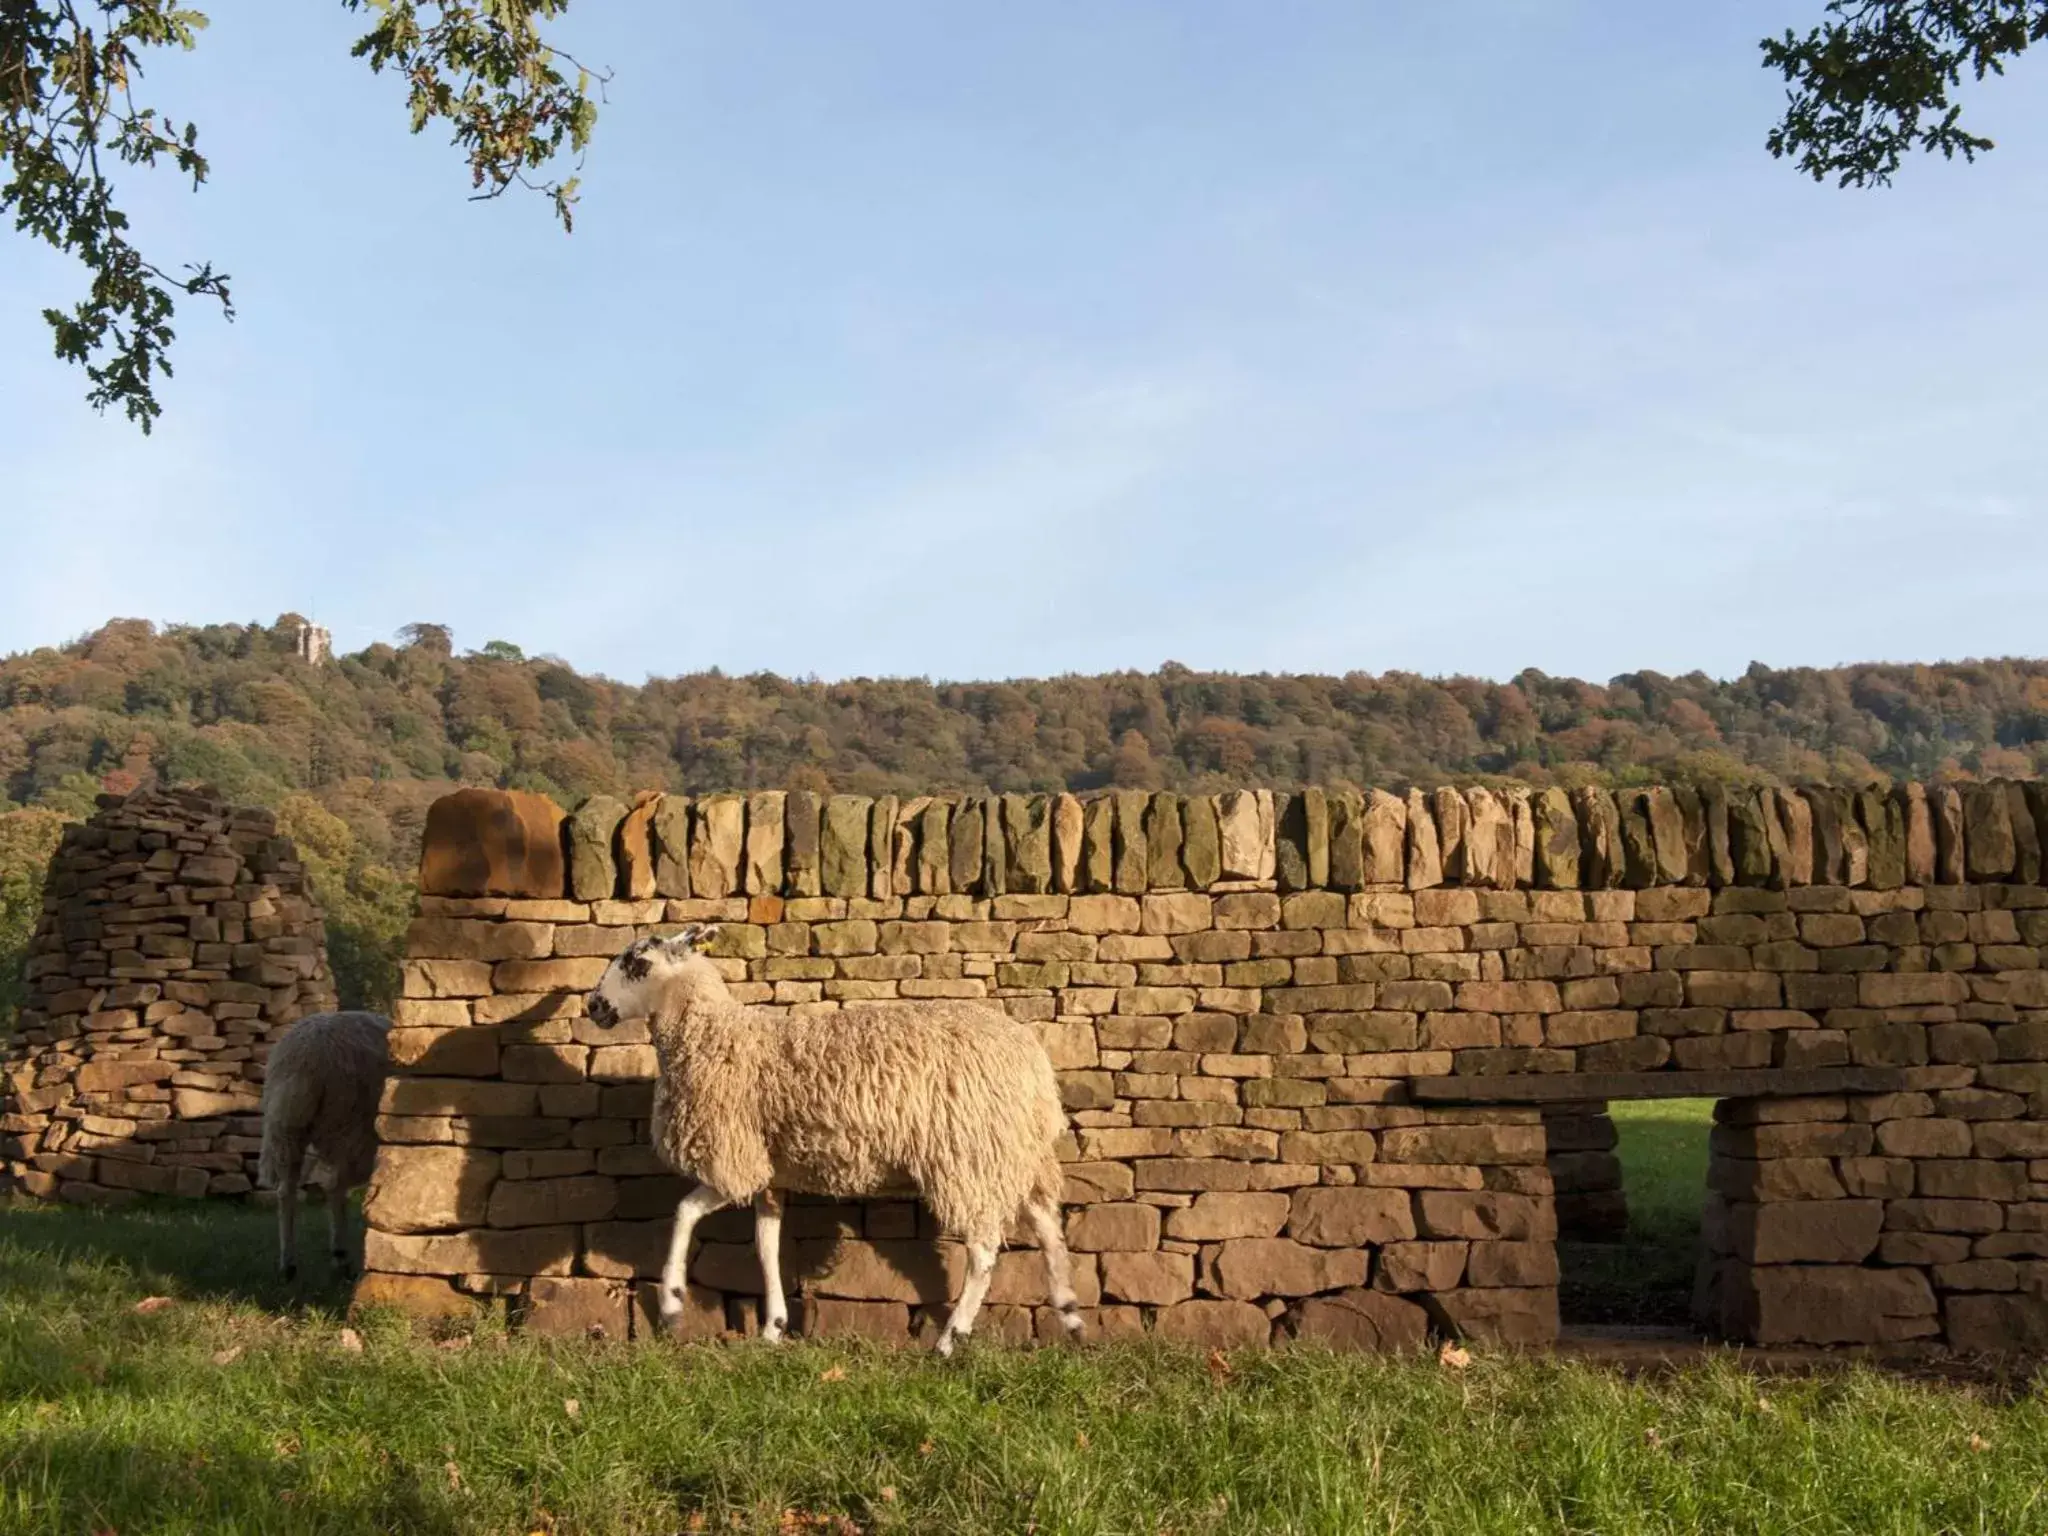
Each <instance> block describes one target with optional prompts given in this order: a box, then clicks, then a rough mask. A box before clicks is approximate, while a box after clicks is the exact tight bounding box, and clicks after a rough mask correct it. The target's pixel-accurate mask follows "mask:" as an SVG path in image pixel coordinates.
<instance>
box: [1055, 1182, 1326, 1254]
mask: <svg viewBox="0 0 2048 1536" xmlns="http://www.w3.org/2000/svg"><path fill="white" fill-rule="evenodd" d="M1068 1176H1069V1178H1070V1179H1071V1177H1072V1173H1071V1167H1070V1169H1069V1175H1068ZM1289 1210H1290V1202H1289V1199H1288V1197H1287V1196H1286V1195H1285V1194H1283V1193H1281V1192H1279V1191H1277V1190H1273V1191H1249V1192H1237V1191H1224V1190H1212V1191H1209V1192H1206V1193H1203V1194H1199V1195H1197V1196H1195V1201H1194V1204H1192V1205H1189V1206H1183V1207H1182V1208H1180V1209H1178V1210H1172V1211H1168V1212H1167V1213H1166V1235H1167V1236H1168V1237H1171V1238H1176V1239H1179V1240H1181V1241H1185V1242H1221V1241H1224V1240H1225V1239H1229V1238H1243V1237H1274V1236H1277V1235H1278V1234H1279V1232H1280V1229H1281V1227H1282V1226H1284V1225H1285V1224H1286V1222H1287V1218H1288V1213H1289Z"/></svg>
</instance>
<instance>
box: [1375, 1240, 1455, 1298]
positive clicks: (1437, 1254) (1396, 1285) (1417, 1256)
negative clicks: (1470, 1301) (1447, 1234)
mask: <svg viewBox="0 0 2048 1536" xmlns="http://www.w3.org/2000/svg"><path fill="white" fill-rule="evenodd" d="M1471 1246H1472V1245H1471V1244H1470V1243H1469V1242H1414V1243H1389V1244H1388V1245H1387V1246H1386V1247H1384V1248H1382V1249H1380V1251H1379V1259H1378V1262H1377V1263H1376V1265H1375V1267H1374V1271H1373V1285H1374V1286H1375V1287H1377V1288H1378V1289H1380V1290H1383V1291H1401V1292H1411V1291H1448V1290H1451V1289H1452V1288H1454V1287H1455V1286H1457V1285H1458V1284H1459V1283H1460V1281H1461V1280H1462V1279H1463V1277H1464V1274H1465V1257H1466V1254H1467V1252H1468V1251H1469V1250H1470V1248H1471Z"/></svg>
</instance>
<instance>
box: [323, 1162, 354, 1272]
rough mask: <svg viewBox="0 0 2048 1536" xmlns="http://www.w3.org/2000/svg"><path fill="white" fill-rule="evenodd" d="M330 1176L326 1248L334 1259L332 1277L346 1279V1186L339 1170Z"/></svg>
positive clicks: (347, 1263)
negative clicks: (331, 1181) (331, 1180)
mask: <svg viewBox="0 0 2048 1536" xmlns="http://www.w3.org/2000/svg"><path fill="white" fill-rule="evenodd" d="M330 1177H331V1178H332V1179H333V1181H334V1182H333V1183H331V1184H329V1185H328V1186H327V1248H328V1252H329V1254H330V1255H331V1256H332V1257H333V1259H334V1278H335V1279H337V1280H346V1279H347V1278H348V1277H349V1268H350V1266H349V1262H348V1188H347V1186H346V1185H344V1184H343V1182H342V1178H341V1173H340V1171H339V1170H336V1171H334V1172H333V1173H332V1174H331V1175H330Z"/></svg>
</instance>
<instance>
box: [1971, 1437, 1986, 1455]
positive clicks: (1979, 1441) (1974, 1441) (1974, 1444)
mask: <svg viewBox="0 0 2048 1536" xmlns="http://www.w3.org/2000/svg"><path fill="white" fill-rule="evenodd" d="M1970 1449H1971V1450H1973V1451H1988V1450H1990V1449H1991V1442H1990V1441H1989V1440H1986V1439H1985V1438H1984V1437H1983V1436H1982V1435H1978V1434H1973V1435H1971V1436H1970Z"/></svg>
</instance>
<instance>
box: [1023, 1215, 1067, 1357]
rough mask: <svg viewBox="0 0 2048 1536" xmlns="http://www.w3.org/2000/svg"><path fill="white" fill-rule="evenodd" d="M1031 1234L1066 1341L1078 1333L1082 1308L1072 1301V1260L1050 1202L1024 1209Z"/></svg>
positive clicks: (1057, 1217) (1058, 1218) (1064, 1236)
mask: <svg viewBox="0 0 2048 1536" xmlns="http://www.w3.org/2000/svg"><path fill="white" fill-rule="evenodd" d="M1024 1214H1025V1217H1026V1218H1027V1219H1028V1220H1029V1221H1030V1223H1031V1232H1032V1235H1033V1236H1034V1237H1035V1238H1037V1240H1038V1247H1039V1250H1040V1251H1041V1252H1042V1253H1043V1254H1044V1255H1045V1278H1046V1287H1047V1289H1048V1291H1049V1292H1050V1293H1051V1296H1052V1304H1053V1306H1054V1307H1056V1308H1058V1309H1059V1314H1060V1326H1061V1327H1063V1328H1065V1329H1066V1330H1067V1335H1068V1337H1069V1338H1078V1337H1079V1336H1080V1333H1081V1308H1080V1306H1079V1304H1078V1303H1077V1302H1076V1301H1075V1299H1074V1282H1073V1277H1072V1269H1073V1261H1072V1260H1071V1259H1070V1258H1069V1257H1068V1255H1067V1239H1066V1235H1065V1234H1064V1233H1063V1232H1061V1230H1060V1208H1059V1205H1058V1204H1057V1203H1056V1202H1054V1201H1051V1200H1033V1201H1032V1202H1031V1203H1030V1204H1029V1205H1027V1206H1025V1208H1024Z"/></svg>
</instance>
